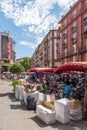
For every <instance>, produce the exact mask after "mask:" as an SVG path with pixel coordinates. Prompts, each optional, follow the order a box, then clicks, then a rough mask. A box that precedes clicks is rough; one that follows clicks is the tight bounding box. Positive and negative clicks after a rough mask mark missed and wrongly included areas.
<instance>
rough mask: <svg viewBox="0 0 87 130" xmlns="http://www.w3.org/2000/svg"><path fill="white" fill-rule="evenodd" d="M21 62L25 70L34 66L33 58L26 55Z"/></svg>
mask: <svg viewBox="0 0 87 130" xmlns="http://www.w3.org/2000/svg"><path fill="white" fill-rule="evenodd" d="M20 64H21V65H22V66H23V67H24V68H25V71H26V70H28V69H30V68H31V67H32V58H30V57H24V58H23V59H22V60H21V61H20Z"/></svg>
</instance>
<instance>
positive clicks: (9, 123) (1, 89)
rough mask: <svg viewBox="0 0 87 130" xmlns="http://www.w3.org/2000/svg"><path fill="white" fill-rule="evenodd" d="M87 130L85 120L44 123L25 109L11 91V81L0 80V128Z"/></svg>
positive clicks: (32, 112) (9, 129) (8, 129)
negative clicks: (67, 122) (66, 122)
mask: <svg viewBox="0 0 87 130" xmlns="http://www.w3.org/2000/svg"><path fill="white" fill-rule="evenodd" d="M48 129H49V130H87V121H85V120H83V121H74V122H71V123H69V124H66V125H63V124H61V123H59V122H56V123H55V124H52V125H46V124H45V123H44V122H42V121H41V120H40V119H39V118H37V116H36V113H35V112H34V111H28V110H26V107H25V105H24V104H22V103H20V102H19V101H17V100H16V99H15V97H14V94H13V93H12V83H11V82H9V81H8V82H7V81H0V130H48Z"/></svg>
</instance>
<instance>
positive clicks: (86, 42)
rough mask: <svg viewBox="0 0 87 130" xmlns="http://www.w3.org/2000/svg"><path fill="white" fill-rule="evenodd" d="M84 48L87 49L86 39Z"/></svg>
mask: <svg viewBox="0 0 87 130" xmlns="http://www.w3.org/2000/svg"><path fill="white" fill-rule="evenodd" d="M85 47H86V49H87V39H85Z"/></svg>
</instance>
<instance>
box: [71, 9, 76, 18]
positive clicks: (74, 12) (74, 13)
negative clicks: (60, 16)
mask: <svg viewBox="0 0 87 130" xmlns="http://www.w3.org/2000/svg"><path fill="white" fill-rule="evenodd" d="M75 17H76V10H74V11H73V12H72V18H75Z"/></svg>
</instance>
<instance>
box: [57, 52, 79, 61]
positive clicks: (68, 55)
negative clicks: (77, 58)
mask: <svg viewBox="0 0 87 130" xmlns="http://www.w3.org/2000/svg"><path fill="white" fill-rule="evenodd" d="M76 54H77V52H76V51H74V50H71V51H70V52H67V53H66V55H65V54H64V53H63V54H62V55H60V56H59V59H64V58H68V57H71V56H74V55H76Z"/></svg>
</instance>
